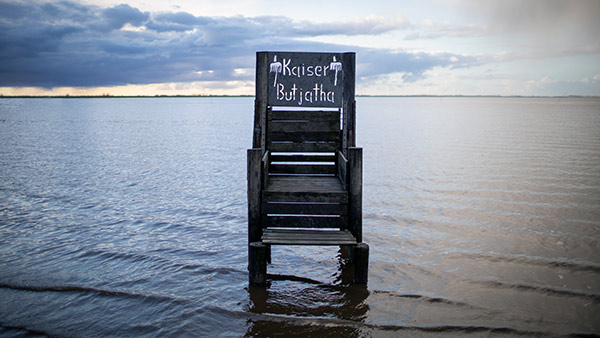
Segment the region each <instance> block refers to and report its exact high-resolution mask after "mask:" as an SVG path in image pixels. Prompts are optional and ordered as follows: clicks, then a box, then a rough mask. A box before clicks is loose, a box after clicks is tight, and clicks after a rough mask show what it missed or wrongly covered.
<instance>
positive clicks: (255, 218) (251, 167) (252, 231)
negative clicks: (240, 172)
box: [248, 148, 262, 243]
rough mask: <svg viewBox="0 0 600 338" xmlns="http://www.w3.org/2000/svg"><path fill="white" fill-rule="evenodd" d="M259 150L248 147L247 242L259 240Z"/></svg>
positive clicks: (260, 230) (260, 231)
mask: <svg viewBox="0 0 600 338" xmlns="http://www.w3.org/2000/svg"><path fill="white" fill-rule="evenodd" d="M260 162H261V150H260V149H256V148H253V149H248V243H252V242H257V241H260V239H261V237H262V227H261V222H260V190H261V180H262V177H261V173H260V171H261V163H260Z"/></svg>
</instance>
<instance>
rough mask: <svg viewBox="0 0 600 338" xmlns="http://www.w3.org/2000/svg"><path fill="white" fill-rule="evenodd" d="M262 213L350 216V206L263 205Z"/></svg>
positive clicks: (335, 204)
mask: <svg viewBox="0 0 600 338" xmlns="http://www.w3.org/2000/svg"><path fill="white" fill-rule="evenodd" d="M261 212H262V214H263V215H266V214H272V215H274V214H299V215H340V216H346V215H347V214H348V205H347V204H340V203H331V204H328V203H327V204H326V203H266V202H265V203H263V204H262V206H261Z"/></svg>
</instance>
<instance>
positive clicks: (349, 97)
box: [342, 53, 356, 155]
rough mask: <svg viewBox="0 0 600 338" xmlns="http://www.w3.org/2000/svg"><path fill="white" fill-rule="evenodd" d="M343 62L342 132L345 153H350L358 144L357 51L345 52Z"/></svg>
mask: <svg viewBox="0 0 600 338" xmlns="http://www.w3.org/2000/svg"><path fill="white" fill-rule="evenodd" d="M342 63H343V64H344V67H345V68H344V75H343V82H342V83H343V86H344V87H343V99H342V109H343V115H344V121H343V128H344V130H343V132H342V135H343V136H342V137H343V139H342V150H343V152H344V155H348V148H350V147H354V146H356V136H355V131H356V129H355V126H354V124H355V123H354V121H355V120H356V109H355V98H354V96H355V88H354V85H355V82H356V53H344V54H343V55H342Z"/></svg>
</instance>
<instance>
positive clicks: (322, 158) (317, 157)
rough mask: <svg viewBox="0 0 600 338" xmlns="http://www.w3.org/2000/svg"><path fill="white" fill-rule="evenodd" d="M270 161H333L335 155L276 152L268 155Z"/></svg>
mask: <svg viewBox="0 0 600 338" xmlns="http://www.w3.org/2000/svg"><path fill="white" fill-rule="evenodd" d="M270 159H271V163H274V162H331V163H335V160H336V157H335V155H327V154H325V155H317V154H314V155H302V154H294V155H287V154H284V155H282V154H277V155H271V157H270Z"/></svg>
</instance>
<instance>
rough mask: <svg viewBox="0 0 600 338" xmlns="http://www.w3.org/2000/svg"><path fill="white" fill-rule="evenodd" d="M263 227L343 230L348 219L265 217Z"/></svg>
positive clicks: (334, 217)
mask: <svg viewBox="0 0 600 338" xmlns="http://www.w3.org/2000/svg"><path fill="white" fill-rule="evenodd" d="M262 222H263V227H267V228H268V227H276V228H338V229H339V228H342V227H343V228H345V227H347V224H348V219H347V218H346V217H344V216H339V217H338V216H332V217H329V216H266V217H263V220H262Z"/></svg>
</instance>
